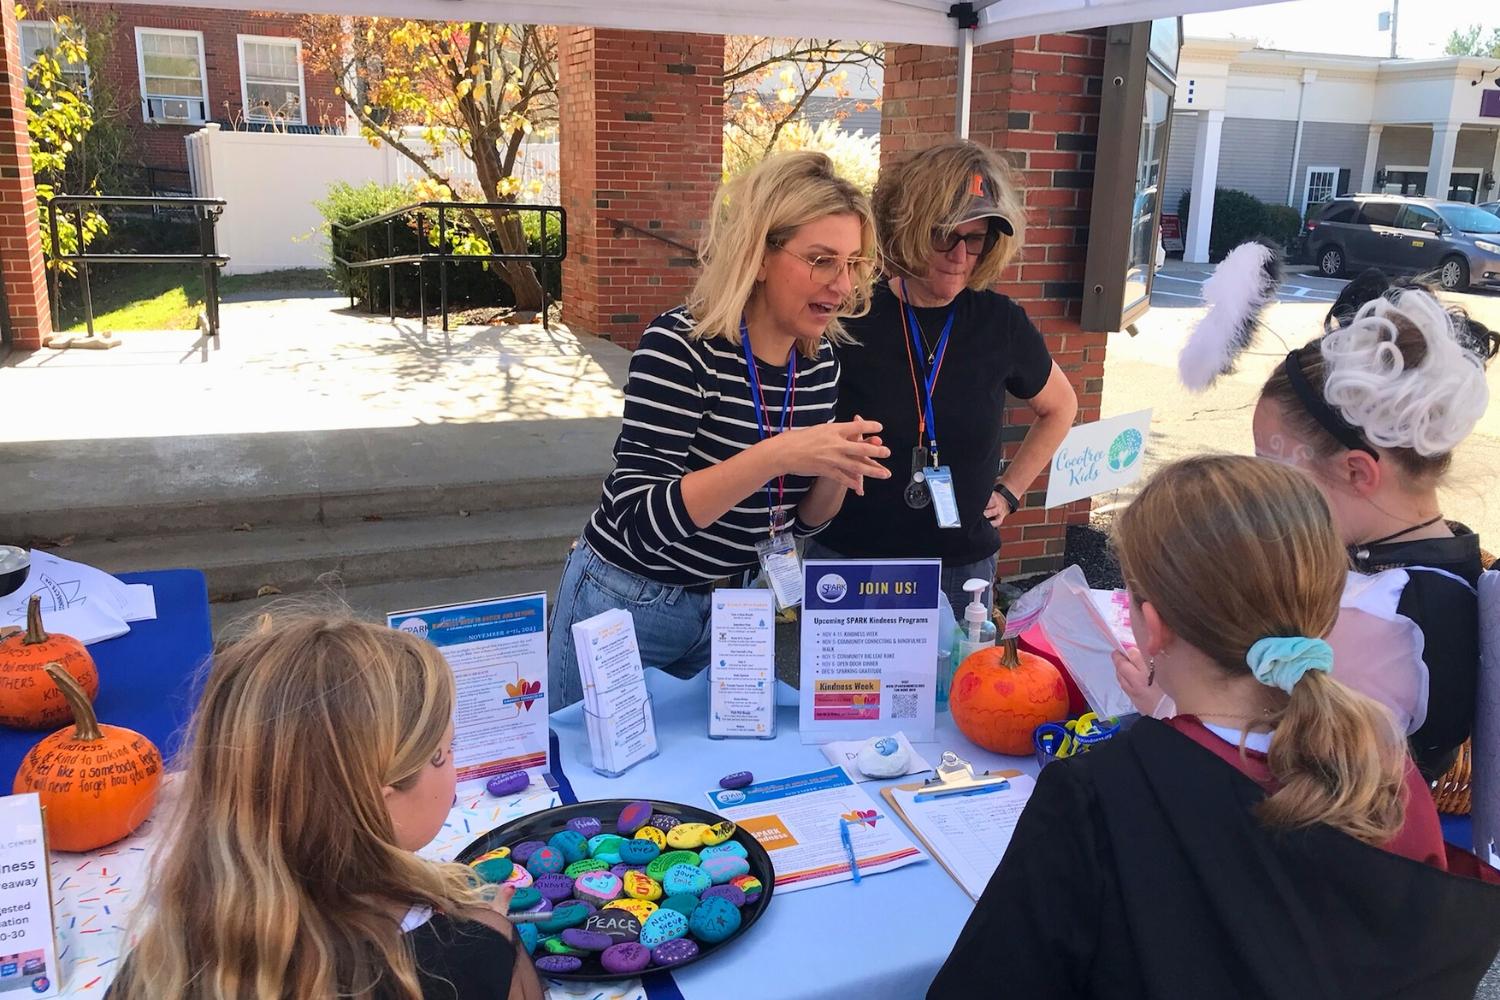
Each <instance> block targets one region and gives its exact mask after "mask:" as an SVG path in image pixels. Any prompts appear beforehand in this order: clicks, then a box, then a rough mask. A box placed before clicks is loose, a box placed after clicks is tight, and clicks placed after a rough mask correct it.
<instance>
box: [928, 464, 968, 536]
mask: <svg viewBox="0 0 1500 1000" xmlns="http://www.w3.org/2000/svg"><path fill="white" fill-rule="evenodd" d="M925 475H926V479H927V492H928V493H930V494H932V514H933V516H934V517H936V518H937V526H938V527H939V528H960V527H963V526H962V525H961V524H959V522H958V499H957V498H956V497H955V496H954V495H953V472H952V471H951V470H950V469H949V468H948V467H947V466H946V465H937V466H933V467H931V468H929V469H928V470H927V471H926V473H925Z"/></svg>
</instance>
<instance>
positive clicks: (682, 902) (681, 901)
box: [661, 892, 698, 917]
mask: <svg viewBox="0 0 1500 1000" xmlns="http://www.w3.org/2000/svg"><path fill="white" fill-rule="evenodd" d="M661 905H662V909H665V910H676V911H677V912H678V913H680V914H682V915H683V916H684V917H690V916H692V915H693V911H694V910H696V909H697V908H698V897H697V896H694V895H693V894H692V893H690V892H679V893H678V894H677V895H675V896H668V897H667V898H666V899H664V900H662V901H661Z"/></svg>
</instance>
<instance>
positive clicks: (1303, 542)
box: [928, 456, 1500, 1000]
mask: <svg viewBox="0 0 1500 1000" xmlns="http://www.w3.org/2000/svg"><path fill="white" fill-rule="evenodd" d="M1115 544H1116V548H1117V551H1118V553H1119V557H1120V565H1121V569H1122V570H1123V573H1124V577H1125V583H1126V587H1127V588H1128V590H1129V592H1130V601H1131V630H1132V631H1133V632H1134V635H1135V640H1136V643H1137V645H1138V647H1139V650H1140V653H1141V654H1142V656H1143V657H1144V658H1145V664H1146V667H1147V670H1148V671H1149V672H1150V674H1151V676H1152V678H1153V683H1154V684H1155V685H1157V686H1159V687H1161V688H1162V689H1163V690H1164V691H1165V692H1166V693H1167V694H1168V695H1169V696H1170V697H1172V698H1173V699H1174V700H1175V701H1176V703H1177V706H1178V710H1179V714H1178V715H1177V716H1176V717H1174V718H1172V719H1170V720H1165V721H1162V720H1157V719H1151V718H1143V719H1141V720H1139V721H1138V722H1136V723H1135V725H1134V726H1132V727H1131V728H1130V729H1128V730H1127V731H1126V732H1124V733H1123V734H1121V735H1120V736H1118V737H1116V738H1115V739H1114V740H1111V741H1110V742H1108V743H1106V744H1103V745H1101V746H1100V747H1098V748H1096V749H1095V750H1093V751H1091V752H1089V753H1088V754H1084V755H1080V756H1075V757H1072V758H1069V759H1066V760H1063V761H1059V762H1057V763H1054V764H1050V765H1048V766H1047V767H1046V768H1045V769H1044V770H1043V771H1042V773H1041V775H1040V777H1039V778H1038V781H1037V785H1036V789H1035V791H1034V793H1033V794H1032V796H1031V799H1030V801H1029V802H1028V803H1027V805H1026V809H1025V812H1024V813H1023V814H1022V816H1021V819H1020V822H1019V824H1018V825H1017V827H1016V830H1015V834H1014V836H1013V837H1012V839H1011V842H1010V845H1009V848H1008V849H1007V851H1006V854H1005V857H1004V859H1003V860H1002V861H1001V864H1000V867H999V868H998V869H997V870H996V872H995V875H994V876H993V878H992V879H991V880H990V883H989V885H988V886H987V887H986V889H985V891H984V894H983V895H982V897H981V898H980V900H979V903H978V905H977V906H976V908H975V911H974V914H973V916H972V917H971V918H970V920H969V922H968V924H967V926H966V927H965V928H964V931H963V933H962V935H961V936H960V938H959V940H958V943H957V944H956V945H955V947H954V950H953V953H952V954H951V955H950V956H949V958H948V961H947V963H946V964H945V965H944V966H943V969H942V971H941V972H939V974H938V976H937V979H936V980H935V981H934V983H933V984H932V987H931V989H930V990H929V992H928V997H929V998H931V1000H937V998H944V1000H946V998H958V997H963V998H966V1000H967V998H970V997H978V996H1046V997H1099V998H1104V997H1108V998H1111V1000H1129V998H1135V997H1141V998H1145V997H1151V998H1155V1000H1162V998H1179V997H1180V998H1184V1000H1186V998H1193V1000H1196V998H1200V997H1220V998H1229V997H1233V998H1252V997H1253V998H1261V997H1264V998H1275V1000H1285V998H1288V997H1315V996H1317V997H1332V996H1345V997H1352V996H1383V997H1397V996H1402V997H1405V996H1411V997H1417V996H1420V997H1423V998H1425V1000H1443V998H1455V1000H1456V998H1459V997H1462V998H1464V1000H1468V998H1470V997H1472V996H1473V995H1474V990H1475V986H1476V985H1477V984H1478V982H1479V981H1480V979H1481V977H1482V976H1483V975H1484V973H1485V970H1486V969H1488V967H1489V964H1490V961H1491V960H1492V959H1493V958H1494V956H1495V952H1496V950H1497V948H1500V889H1497V888H1496V887H1495V886H1493V885H1486V884H1483V882H1484V881H1487V880H1490V879H1495V878H1500V872H1495V871H1494V870H1493V869H1488V868H1483V869H1481V868H1480V866H1479V865H1478V864H1477V861H1476V859H1474V858H1473V856H1472V855H1468V854H1466V853H1465V852H1460V851H1453V852H1449V851H1447V850H1446V848H1445V846H1444V844H1443V842H1442V835H1441V831H1440V829H1439V826H1438V821H1437V812H1436V810H1435V808H1434V807H1433V803H1432V797H1431V795H1430V794H1429V793H1428V791H1427V786H1426V784H1425V783H1424V782H1423V781H1422V779H1421V776H1420V775H1419V774H1418V773H1417V771H1416V768H1415V766H1414V765H1413V764H1412V763H1411V761H1410V759H1409V758H1408V756H1407V754H1406V751H1405V746H1404V744H1403V742H1402V740H1401V737H1400V734H1399V733H1398V732H1397V731H1396V730H1395V728H1394V726H1393V724H1392V721H1391V718H1390V716H1389V715H1388V714H1387V713H1386V711H1385V709H1384V708H1383V707H1382V706H1380V705H1379V704H1377V703H1376V702H1374V701H1372V700H1371V699H1369V698H1366V697H1365V696H1363V695H1360V694H1357V693H1356V692H1354V691H1352V690H1350V689H1349V688H1347V687H1345V686H1344V685H1343V684H1341V683H1340V682H1339V681H1337V680H1335V679H1334V677H1333V676H1332V675H1331V674H1330V672H1329V671H1330V670H1331V668H1332V666H1333V654H1332V651H1331V649H1330V647H1329V646H1328V644H1327V643H1326V642H1325V641H1324V638H1323V637H1324V636H1325V635H1326V634H1327V633H1328V631H1329V630H1330V629H1331V628H1332V626H1333V624H1334V620H1335V618H1336V617H1337V615H1338V611H1339V597H1340V593H1341V591H1342V588H1343V583H1344V576H1345V572H1346V569H1345V567H1346V559H1345V555H1344V551H1343V547H1342V546H1341V545H1340V543H1339V540H1338V537H1337V536H1336V535H1335V534H1334V531H1333V523H1332V519H1331V516H1330V514H1329V510H1328V505H1327V504H1326V503H1325V502H1324V501H1323V498H1322V497H1321V495H1320V494H1319V493H1318V491H1317V490H1316V489H1315V488H1314V487H1313V485H1312V483H1311V482H1309V481H1308V480H1307V478H1306V477H1305V476H1303V475H1302V474H1301V473H1299V472H1296V471H1295V470H1292V469H1288V468H1285V467H1283V466H1281V465H1278V464H1276V463H1273V462H1268V461H1265V460H1263V459H1256V458H1248V457H1241V456H1221V457H1201V458H1192V459H1187V460H1185V461H1181V462H1178V463H1175V464H1173V465H1170V466H1167V467H1166V468H1164V469H1162V470H1161V471H1160V472H1158V473H1157V474H1156V475H1155V476H1154V477H1153V478H1152V480H1151V481H1150V482H1149V483H1148V484H1147V486H1146V487H1145V488H1144V489H1143V490H1142V491H1141V493H1140V495H1139V497H1138V498H1137V499H1136V500H1135V501H1134V502H1133V503H1132V504H1131V505H1130V506H1129V507H1128V508H1127V509H1126V510H1125V511H1124V512H1123V513H1122V514H1121V515H1120V516H1119V519H1118V520H1117V522H1116V533H1115ZM1458 870H1462V871H1463V873H1464V874H1465V875H1468V876H1474V877H1459V876H1458V875H1457V874H1454V872H1455V871H1458ZM997 942H1004V944H1005V949H1004V956H1003V958H1002V959H1000V960H996V959H995V958H994V954H993V953H994V949H995V947H996V943H997Z"/></svg>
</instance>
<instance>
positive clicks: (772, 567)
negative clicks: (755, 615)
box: [740, 319, 802, 608]
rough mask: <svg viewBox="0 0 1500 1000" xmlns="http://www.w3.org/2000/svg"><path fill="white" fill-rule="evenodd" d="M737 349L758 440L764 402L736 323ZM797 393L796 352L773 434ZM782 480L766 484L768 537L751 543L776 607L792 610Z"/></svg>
mask: <svg viewBox="0 0 1500 1000" xmlns="http://www.w3.org/2000/svg"><path fill="white" fill-rule="evenodd" d="M740 346H741V347H743V348H744V351H745V366H746V368H747V370H748V371H747V374H748V375H749V378H750V389H751V393H750V402H751V405H753V406H754V407H755V426H756V429H757V430H758V431H759V432H760V437H761V440H763V441H764V440H765V439H766V438H768V437H770V436H771V435H770V433H769V431H768V429H767V425H768V424H769V422H770V421H769V420H768V419H767V417H766V407H765V400H764V397H763V396H762V394H761V388H760V372H759V371H757V370H756V367H755V355H754V353H753V352H752V351H751V350H750V330H749V327H748V325H747V324H746V323H745V321H744V320H743V319H742V320H740ZM796 394H797V355H796V349H795V348H793V349H792V352H791V353H789V354H788V356H787V365H786V392H784V393H783V394H782V397H781V399H782V403H781V425H780V427H779V428H777V433H778V434H780V433H785V432H786V429H787V428H788V427H789V426H791V420H792V410H793V408H794V405H795V399H796ZM784 487H785V477H780V476H778V477H777V479H776V492H775V494H774V495H773V494H772V492H771V485H770V484H769V483H767V484H766V508H767V511H768V513H769V517H770V520H771V530H770V537H768V538H765V539H763V540H762V541H759V542H756V543H755V554H756V556H757V557H758V558H759V559H760V571H761V574H762V575H763V576H764V577H765V578H766V581H767V582H768V583H769V584H770V585H771V592H772V593H773V594H775V595H776V604H777V605H778V606H779V607H781V608H795V607H798V606H799V605H801V603H802V559H801V557H800V556H798V554H797V541H796V539H795V538H794V537H793V536H792V531H791V527H792V518H791V517H790V516H789V515H788V513H787V512H786V511H785V510H783V509H782V508H781V498H782V494H783V491H784Z"/></svg>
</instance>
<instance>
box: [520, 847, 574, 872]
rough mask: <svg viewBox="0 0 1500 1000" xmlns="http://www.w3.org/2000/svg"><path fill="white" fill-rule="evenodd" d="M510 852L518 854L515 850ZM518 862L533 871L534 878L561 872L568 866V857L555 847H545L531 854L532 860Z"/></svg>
mask: <svg viewBox="0 0 1500 1000" xmlns="http://www.w3.org/2000/svg"><path fill="white" fill-rule="evenodd" d="M510 853H511V857H515V856H516V852H515V851H511V852H510ZM516 863H517V864H519V865H521V866H522V867H524V868H525V869H526V870H527V871H529V872H531V874H532V877H533V878H541V877H542V876H543V875H547V874H551V873H553V872H560V871H562V870H563V869H564V868H566V867H568V859H567V858H566V857H564V856H563V852H562V851H559V850H558V849H557V848H555V847H543V848H542V849H541V850H539V851H537V852H536V853H535V854H533V855H532V856H531V860H529V861H518V862H516Z"/></svg>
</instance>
